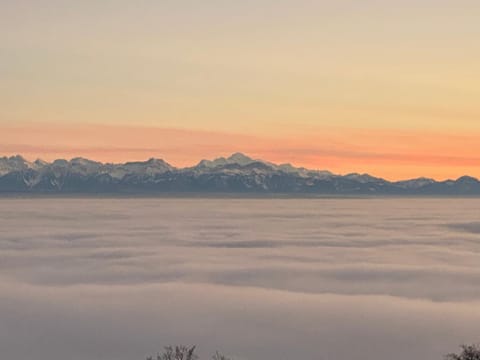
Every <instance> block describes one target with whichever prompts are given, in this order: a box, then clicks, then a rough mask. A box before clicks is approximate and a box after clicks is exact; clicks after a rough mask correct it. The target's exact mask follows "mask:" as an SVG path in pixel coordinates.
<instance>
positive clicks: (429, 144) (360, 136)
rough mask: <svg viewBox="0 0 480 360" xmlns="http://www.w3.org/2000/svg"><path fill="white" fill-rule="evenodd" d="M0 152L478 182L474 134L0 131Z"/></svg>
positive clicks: (479, 155)
mask: <svg viewBox="0 0 480 360" xmlns="http://www.w3.org/2000/svg"><path fill="white" fill-rule="evenodd" d="M0 133H1V134H2V139H3V141H2V143H1V144H0V153H3V154H5V155H13V154H17V153H20V154H22V155H24V156H25V157H27V158H29V159H31V160H33V159H35V158H37V157H40V158H43V159H45V160H52V159H55V158H59V157H62V158H72V157H76V156H83V157H88V158H91V159H95V160H100V161H104V162H123V161H130V160H144V159H148V158H150V157H158V158H163V159H165V160H166V161H168V162H170V163H171V164H172V165H176V166H187V165H193V164H196V163H197V162H198V161H200V160H201V159H204V158H207V159H211V158H214V157H218V156H227V155H229V154H231V153H234V152H237V151H241V152H244V153H246V154H247V155H249V156H252V157H254V158H261V159H264V160H269V161H272V162H276V163H283V162H290V163H292V164H294V165H296V166H304V167H308V168H312V169H327V170H331V171H333V172H335V173H342V174H345V173H349V172H367V173H370V174H372V175H376V176H381V177H384V178H387V179H404V178H412V177H418V176H431V177H434V178H437V179H446V178H456V177H459V176H462V175H465V174H469V175H472V176H478V177H480V166H479V165H480V142H479V141H478V138H479V137H478V135H477V134H457V135H455V134H448V133H442V132H435V133H433V132H431V131H428V132H425V131H412V130H409V131H407V130H395V131H393V130H379V129H352V128H349V129H345V128H335V127H322V128H318V129H314V128H310V130H309V132H308V133H307V132H303V133H302V132H295V131H292V132H291V133H290V134H288V135H287V134H283V135H281V136H270V137H269V136H259V135H248V134H241V133H232V132H221V131H218V132H215V131H203V130H192V129H175V128H160V127H141V126H120V125H116V126H112V125H94V124H90V125H85V124H83V125H81V124H79V125H69V126H65V125H54V124H42V125H29V126H1V127H0Z"/></svg>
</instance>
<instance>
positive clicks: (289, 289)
mask: <svg viewBox="0 0 480 360" xmlns="http://www.w3.org/2000/svg"><path fill="white" fill-rule="evenodd" d="M479 208H480V200H451V199H441V200H435V199H417V200H414V199H348V200H347V199H345V200H342V199H336V200H333V199H330V200H327V199H316V200H311V199H308V200H307V199H305V200H298V199H289V200H286V199H285V200H273V199H271V200H266V199H263V200H255V199H248V200H234V199H224V200H222V199H193V200H191V199H152V200H150V199H142V200H139V199H31V200H29V199H1V200H0V320H1V321H0V349H1V353H2V358H3V357H5V359H9V360H17V359H18V360H24V359H26V358H29V357H35V358H36V359H39V360H63V359H68V360H135V359H144V357H145V355H147V354H148V353H155V352H156V351H157V350H160V349H161V348H162V346H164V345H168V344H170V343H177V342H184V343H189V344H198V345H199V346H200V353H201V354H202V355H203V354H209V353H211V352H213V351H214V350H215V349H217V348H218V349H220V350H223V351H224V352H226V353H227V354H229V355H232V356H233V357H234V358H235V359H248V360H255V359H258V360H274V359H275V360H278V359H285V360H291V359H296V358H302V359H332V360H347V359H348V360H350V359H351V358H355V359H359V360H363V359H365V360H367V359H368V360H384V359H390V360H397V359H398V360H400V359H402V360H403V359H426V360H434V359H441V358H442V354H443V353H446V352H450V351H452V350H455V349H456V347H457V345H459V344H460V343H463V342H474V341H479V340H480V286H479V284H480V231H479V229H480V216H479V213H478V209H479Z"/></svg>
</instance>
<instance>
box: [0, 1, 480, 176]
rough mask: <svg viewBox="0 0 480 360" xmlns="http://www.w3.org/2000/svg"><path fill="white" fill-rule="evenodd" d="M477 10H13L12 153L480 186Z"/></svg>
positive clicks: (461, 4)
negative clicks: (280, 165)
mask: <svg viewBox="0 0 480 360" xmlns="http://www.w3.org/2000/svg"><path fill="white" fill-rule="evenodd" d="M479 19H480V2H478V0H472V1H467V0H456V1H453V0H451V1H445V0H435V1H434V0H415V1H413V0H402V1H400V0H383V1H373V0H365V1H358V0H355V1H354V0H351V1H344V0H337V1H321V0H317V1H307V0H295V1H293V0H283V1H282V0H276V1H273V0H256V1H248V0H245V1H228V0H223V1H219V0H217V1H214V0H205V1H194V0H188V1H182V0H175V1H169V0H162V1H159V0H156V1H153V0H150V1H147V0H138V1H126V0H116V1H98V0H97V1H91V0H85V1H68V0H62V1H59V0H56V1H55V0H42V1H34V0H18V1H1V0H0V79H1V81H0V136H1V137H0V138H1V142H0V154H5V155H11V154H16V153H21V154H24V155H25V156H26V157H28V158H36V157H42V158H45V159H53V158H55V157H73V156H88V157H91V158H95V159H98V160H103V161H125V160H134V159H144V158H148V157H161V158H165V159H166V160H167V161H169V162H171V163H172V164H174V165H189V164H193V163H196V162H197V161H198V160H200V159H201V158H204V157H215V156H220V155H227V154H229V153H231V152H235V151H242V152H245V153H247V154H249V155H251V156H253V157H262V158H265V159H267V160H271V161H276V162H292V163H294V164H296V165H301V166H308V167H312V168H319V169H330V170H332V171H334V172H338V173H348V172H354V171H355V172H369V173H372V174H374V175H378V176H382V177H385V178H388V179H398V178H407V177H416V176H429V177H435V178H438V179H444V178H455V177H458V176H461V175H464V174H470V175H474V176H480V166H479V165H480V141H478V139H479V138H480V137H479V136H480V41H479V39H480V21H479Z"/></svg>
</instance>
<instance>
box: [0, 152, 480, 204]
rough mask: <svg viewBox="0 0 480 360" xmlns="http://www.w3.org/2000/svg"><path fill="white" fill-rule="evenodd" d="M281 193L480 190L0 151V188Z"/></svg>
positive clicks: (454, 183)
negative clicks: (1, 154)
mask: <svg viewBox="0 0 480 360" xmlns="http://www.w3.org/2000/svg"><path fill="white" fill-rule="evenodd" d="M182 192H185V193H195V192H199V193H203V192H205V193H227V192H228V193H286V194H302V193H303V194H312V195H314V194H324V195H466V196H471V195H472V196H473V195H475V196H476V195H480V181H479V180H478V179H476V178H474V177H471V176H466V175H465V176H462V177H460V178H458V179H456V180H444V181H436V180H434V179H430V178H425V177H419V178H415V179H407V180H400V181H388V180H385V179H383V178H380V177H375V176H372V175H369V174H363V173H350V174H346V175H338V174H334V173H332V172H330V171H327V170H311V169H306V168H302V167H295V166H293V165H291V164H274V163H271V162H268V161H264V160H260V159H253V158H251V157H249V156H247V155H244V154H242V153H234V154H232V155H231V156H229V157H219V158H216V159H213V160H201V161H200V162H199V163H198V164H197V165H194V166H190V167H184V168H177V167H175V166H173V165H171V164H169V163H168V162H166V161H165V160H163V159H157V158H150V159H148V160H146V161H132V162H125V163H102V162H98V161H94V160H90V159H86V158H82V157H75V158H72V159H70V160H65V159H56V160H54V161H52V162H47V161H43V160H40V159H37V160H35V161H33V162H30V161H28V160H26V159H25V158H24V157H22V156H21V155H15V156H10V157H6V156H5V157H0V193H2V194H5V193H80V194H81V193H87V194H88V193H182Z"/></svg>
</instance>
